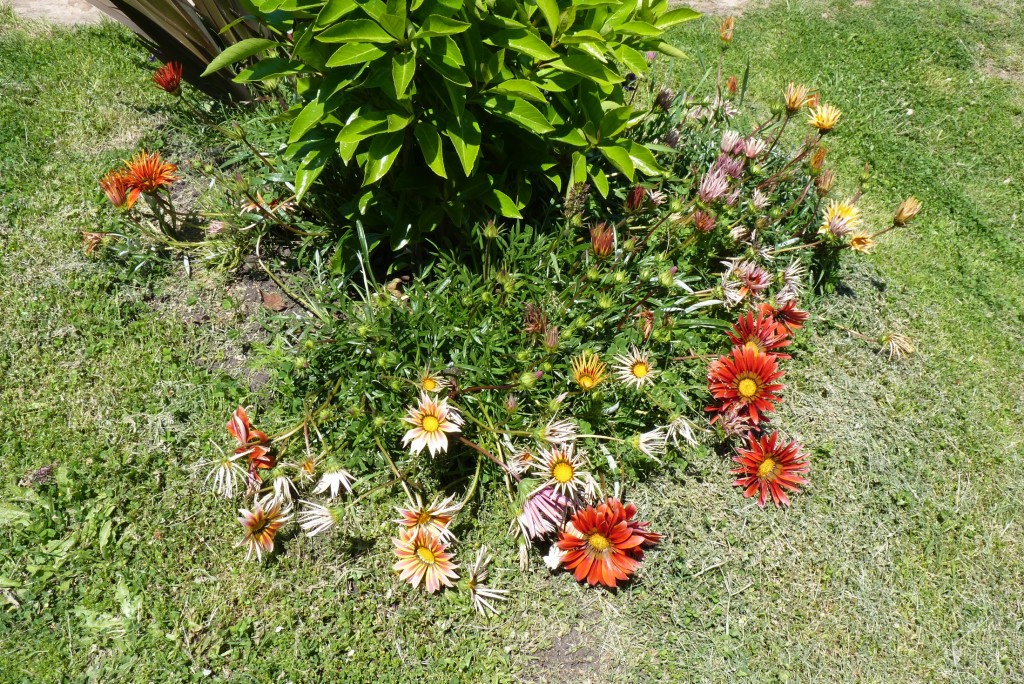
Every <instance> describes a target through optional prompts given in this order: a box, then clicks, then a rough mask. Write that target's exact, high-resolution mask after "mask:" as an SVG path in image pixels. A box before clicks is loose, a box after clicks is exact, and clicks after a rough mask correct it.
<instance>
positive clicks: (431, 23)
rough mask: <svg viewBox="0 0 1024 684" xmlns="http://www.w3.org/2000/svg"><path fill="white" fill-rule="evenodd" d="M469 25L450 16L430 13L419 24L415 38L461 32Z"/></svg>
mask: <svg viewBox="0 0 1024 684" xmlns="http://www.w3.org/2000/svg"><path fill="white" fill-rule="evenodd" d="M469 27H470V24H467V23H466V22H464V21H458V20H456V19H451V18H450V17H443V16H440V15H437V14H432V15H430V16H429V17H427V20H426V21H424V22H423V25H422V26H420V30H419V31H417V32H416V35H415V36H414V37H415V38H417V39H419V38H434V37H437V36H451V35H455V34H456V33H462V32H463V31H465V30H466V29H468V28H469Z"/></svg>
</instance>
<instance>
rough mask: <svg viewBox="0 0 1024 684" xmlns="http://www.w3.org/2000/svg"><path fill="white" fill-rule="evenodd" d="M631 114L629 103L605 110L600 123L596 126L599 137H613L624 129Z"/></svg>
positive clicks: (604, 138)
mask: <svg viewBox="0 0 1024 684" xmlns="http://www.w3.org/2000/svg"><path fill="white" fill-rule="evenodd" d="M632 114H633V108H632V107H630V106H629V105H625V106H622V107H616V108H615V109H609V110H608V111H607V112H605V113H604V116H603V117H601V123H600V125H599V126H598V130H599V131H600V133H601V139H602V140H606V139H608V138H613V137H615V136H616V135H618V134H619V133H621V132H622V131H623V130H625V128H626V125H627V124H628V123H629V119H630V117H631V116H632Z"/></svg>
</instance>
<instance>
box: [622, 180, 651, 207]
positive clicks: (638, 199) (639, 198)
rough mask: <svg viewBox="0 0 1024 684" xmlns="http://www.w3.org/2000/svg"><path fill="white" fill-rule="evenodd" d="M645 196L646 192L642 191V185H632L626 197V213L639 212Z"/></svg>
mask: <svg viewBox="0 0 1024 684" xmlns="http://www.w3.org/2000/svg"><path fill="white" fill-rule="evenodd" d="M646 196H647V191H646V190H644V186H642V185H634V186H633V188H632V189H631V190H630V191H629V194H628V195H626V211H628V212H630V213H633V212H637V211H640V209H641V208H642V207H643V206H644V198H645V197H646Z"/></svg>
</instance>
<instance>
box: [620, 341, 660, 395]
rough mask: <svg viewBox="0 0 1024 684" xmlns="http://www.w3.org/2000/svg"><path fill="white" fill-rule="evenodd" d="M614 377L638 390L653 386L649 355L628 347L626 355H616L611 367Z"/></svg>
mask: <svg viewBox="0 0 1024 684" xmlns="http://www.w3.org/2000/svg"><path fill="white" fill-rule="evenodd" d="M612 369H613V370H614V371H615V376H616V377H617V378H618V379H619V380H620V381H621V382H623V383H625V384H627V385H630V386H632V387H635V388H636V389H640V388H641V387H643V386H644V385H652V384H654V364H653V363H651V353H650V352H649V351H647V350H644V351H640V350H639V349H637V348H636V347H630V349H629V353H628V354H618V355H617V356H616V357H615V365H614V366H612Z"/></svg>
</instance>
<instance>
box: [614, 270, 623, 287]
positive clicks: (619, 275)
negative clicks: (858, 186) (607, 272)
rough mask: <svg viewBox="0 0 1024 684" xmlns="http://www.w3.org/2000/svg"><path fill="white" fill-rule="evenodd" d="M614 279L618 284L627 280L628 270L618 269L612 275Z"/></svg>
mask: <svg viewBox="0 0 1024 684" xmlns="http://www.w3.org/2000/svg"><path fill="white" fill-rule="evenodd" d="M612 280H614V281H615V282H616V283H617V284H618V285H622V284H623V283H624V282H626V272H625V271H616V272H615V273H614V274H613V275H612Z"/></svg>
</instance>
